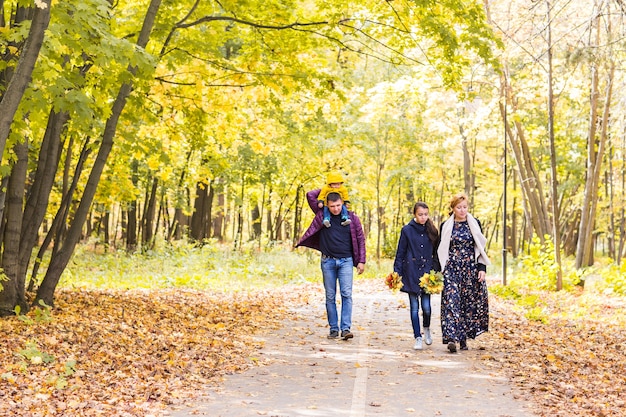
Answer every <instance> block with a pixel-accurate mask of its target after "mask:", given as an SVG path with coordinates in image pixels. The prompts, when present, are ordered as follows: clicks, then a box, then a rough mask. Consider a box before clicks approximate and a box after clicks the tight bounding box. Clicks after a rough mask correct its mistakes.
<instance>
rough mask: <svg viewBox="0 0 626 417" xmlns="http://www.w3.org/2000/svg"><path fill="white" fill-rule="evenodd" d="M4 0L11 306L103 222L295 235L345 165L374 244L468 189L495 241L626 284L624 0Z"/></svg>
mask: <svg viewBox="0 0 626 417" xmlns="http://www.w3.org/2000/svg"><path fill="white" fill-rule="evenodd" d="M257 6H258V7H257ZM2 12H3V13H2V22H1V23H2V28H3V30H2V38H1V39H2V43H1V45H0V46H1V47H2V52H3V60H2V61H1V65H2V68H0V69H1V70H2V74H1V81H2V83H1V84H0V86H1V89H2V90H1V91H2V102H1V104H0V105H1V109H2V111H1V112H0V114H1V116H0V117H1V118H2V122H1V123H0V149H1V150H2V151H3V159H2V185H3V187H2V193H1V194H0V197H1V201H0V203H2V204H1V205H0V207H2V212H1V214H2V218H3V222H2V230H1V232H2V233H1V234H0V236H2V265H1V266H2V269H3V271H4V279H5V281H4V283H3V284H2V285H3V291H2V292H0V310H1V311H2V312H3V314H11V313H12V312H13V311H14V308H15V307H16V306H20V308H22V309H27V308H28V304H29V303H28V302H27V293H28V292H29V291H30V292H33V293H34V294H35V295H34V297H33V298H34V302H35V304H37V303H38V302H39V301H40V300H41V301H43V302H45V303H47V304H48V305H52V303H53V298H54V292H55V290H56V288H57V285H58V283H59V281H60V279H61V276H62V274H63V273H64V271H65V269H66V267H67V264H68V262H69V261H70V259H71V257H72V255H73V253H74V251H75V248H76V245H77V244H79V243H83V242H86V241H88V242H91V243H92V244H94V245H96V246H98V245H99V246H100V247H101V248H103V249H104V250H125V251H128V252H129V253H133V252H135V251H140V252H146V251H149V250H151V249H153V248H154V247H155V244H156V243H158V242H163V241H164V242H173V241H175V240H181V239H190V240H192V241H196V242H227V243H228V244H230V245H232V247H233V249H236V250H238V249H241V248H242V247H243V246H244V245H245V244H246V242H256V245H257V248H258V249H259V250H263V249H266V248H268V247H270V246H273V245H277V244H281V243H286V244H287V246H290V245H292V244H293V243H294V242H295V241H296V240H297V238H298V237H299V235H300V234H301V232H302V230H303V227H304V226H305V225H306V224H307V222H308V220H309V218H310V214H309V211H308V209H306V208H304V209H303V207H306V203H305V192H306V191H307V190H309V189H312V188H315V187H319V186H320V185H321V184H323V182H324V181H325V176H326V173H327V172H328V171H329V170H331V169H338V170H340V171H341V172H342V173H343V174H344V175H345V178H346V185H347V186H348V187H349V189H350V193H351V200H352V203H353V204H352V206H353V208H354V210H355V211H356V212H357V213H358V214H359V215H360V216H361V218H362V219H363V221H364V226H365V229H366V233H367V237H368V246H369V248H370V251H369V253H370V259H374V260H379V259H381V258H384V257H390V256H393V252H394V249H395V244H396V241H397V236H398V231H399V229H400V227H401V225H402V224H404V223H405V222H406V221H407V219H409V218H410V209H411V207H412V205H413V203H414V202H415V201H417V200H423V201H426V202H427V203H428V204H429V205H430V207H431V214H432V217H433V218H434V220H435V222H439V221H440V220H441V219H442V218H444V217H445V216H446V213H447V207H446V206H447V202H448V200H449V197H450V196H451V195H453V194H455V193H457V192H459V191H464V192H466V193H467V194H468V195H469V196H470V200H471V210H472V212H473V213H474V214H475V216H477V217H478V218H480V219H481V220H482V222H483V224H484V227H485V232H486V234H487V236H489V249H490V251H491V253H492V254H494V255H495V256H493V257H495V258H503V259H506V256H507V255H509V254H510V256H512V258H513V259H517V258H518V256H519V255H520V254H529V253H531V252H533V251H534V252H537V253H539V254H544V255H545V256H547V257H548V258H549V261H548V262H547V264H546V263H545V262H543V263H544V264H546V265H545V266H546V269H545V271H542V273H545V274H544V275H545V276H544V278H545V280H546V282H545V286H546V288H550V287H555V288H557V289H560V288H562V287H563V285H564V282H565V285H570V284H576V283H582V282H584V278H585V276H586V275H589V274H595V275H597V274H601V275H603V276H605V277H606V278H607V279H608V283H609V284H608V285H609V287H610V288H611V289H614V290H619V291H621V290H622V289H623V282H622V281H621V280H620V279H619V276H620V274H621V272H622V271H621V269H620V265H621V259H622V257H623V255H624V250H625V248H624V243H625V242H626V239H625V238H626V233H624V229H625V227H626V220H625V217H626V215H625V210H624V200H625V199H624V194H625V192H626V157H625V156H624V148H625V147H626V135H625V133H624V132H626V129H625V124H626V119H625V118H624V117H623V114H624V111H623V106H624V100H623V97H621V92H622V91H623V88H621V85H622V83H623V82H624V73H623V71H622V68H621V66H620V65H621V62H622V57H621V55H620V54H621V48H620V46H621V45H622V42H623V31H624V10H623V4H622V2H621V1H596V2H594V3H593V7H591V8H589V7H586V6H585V7H583V5H581V4H579V3H578V2H558V1H557V2H532V3H527V2H523V1H520V2H510V3H507V4H506V5H503V4H492V3H490V2H488V1H484V2H483V3H478V2H458V1H446V2H437V3H436V4H435V3H431V2H411V1H397V2H396V1H386V2H367V1H358V2H349V3H342V4H333V3H332V2H320V3H316V2H313V1H304V2H295V1H294V2H288V3H285V2H276V3H274V2H265V3H263V5H262V6H260V5H257V4H256V3H254V2H233V3H228V2H200V1H197V2H184V1H172V2H164V3H161V2H160V1H152V2H149V3H146V2H143V3H141V2H117V3H108V2H106V1H99V0H90V1H83V2H72V1H69V2H59V3H56V2H53V3H52V4H50V2H46V1H35V2H28V1H26V2H24V1H18V2H3V3H2ZM504 240H506V243H504V244H503V241H504ZM533 245H537V246H536V247H535V249H533ZM554 248H560V249H561V250H554ZM500 251H501V255H502V256H500V253H499V252H500ZM538 256H542V255H538ZM598 257H599V258H600V259H598ZM42 263H43V264H44V269H42V270H40V265H42ZM589 267H592V268H591V269H589ZM506 270H507V265H506V264H505V266H504V267H503V268H502V272H504V274H503V275H504V277H506ZM29 274H30V275H29ZM27 275H29V279H27Z"/></svg>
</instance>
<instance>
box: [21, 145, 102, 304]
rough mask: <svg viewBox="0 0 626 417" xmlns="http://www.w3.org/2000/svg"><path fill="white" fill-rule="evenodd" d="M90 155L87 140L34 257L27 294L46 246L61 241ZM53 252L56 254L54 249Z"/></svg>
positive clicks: (32, 286)
mask: <svg viewBox="0 0 626 417" xmlns="http://www.w3.org/2000/svg"><path fill="white" fill-rule="evenodd" d="M70 142H71V141H70ZM67 152H68V154H69V153H70V147H69V146H68V151H67ZM90 153H91V148H90V147H89V138H87V140H86V141H85V143H84V145H83V149H82V150H81V152H80V155H79V157H78V162H77V164H76V168H75V169H74V178H73V179H72V182H71V183H70V184H68V185H67V191H66V192H65V193H64V194H63V198H62V199H61V204H60V205H59V209H58V210H57V213H56V214H55V216H54V219H53V220H52V225H51V226H50V230H48V233H47V234H46V237H45V238H44V241H43V243H42V244H41V247H40V248H39V252H38V253H37V256H36V257H35V262H34V264H33V270H32V272H31V278H30V282H29V284H28V291H29V292H30V291H33V289H34V287H35V281H36V280H37V272H38V271H39V266H40V265H41V260H42V259H43V255H44V253H45V252H46V250H48V246H50V243H51V242H52V239H54V238H56V239H55V241H60V240H62V237H61V236H62V234H63V230H64V228H65V221H66V219H67V216H68V214H69V211H70V205H71V201H72V199H73V197H74V192H75V191H76V188H77V187H78V181H79V179H80V175H81V174H82V172H83V167H84V166H85V161H86V160H87V158H88V157H89V154H90ZM68 166H69V163H68ZM68 166H66V168H65V171H67V170H68ZM68 178H69V174H68V175H67V178H64V186H63V188H64V189H65V188H66V185H65V180H67V179H68ZM55 247H56V245H55ZM54 252H56V249H55V251H54Z"/></svg>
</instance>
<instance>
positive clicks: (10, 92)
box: [0, 0, 51, 155]
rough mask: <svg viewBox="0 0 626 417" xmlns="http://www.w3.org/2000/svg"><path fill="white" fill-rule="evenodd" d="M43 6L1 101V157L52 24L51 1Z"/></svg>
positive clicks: (42, 4)
mask: <svg viewBox="0 0 626 417" xmlns="http://www.w3.org/2000/svg"><path fill="white" fill-rule="evenodd" d="M38 3H39V4H41V6H35V12H34V14H33V20H32V22H31V24H30V30H29V32H28V38H27V39H26V42H25V43H24V49H23V50H22V52H21V53H20V59H19V61H18V63H17V67H16V68H15V72H14V73H13V75H12V76H11V80H10V81H9V85H8V86H7V88H6V90H5V91H4V94H3V96H2V101H0V155H2V154H4V148H5V147H6V143H7V139H8V138H9V133H10V132H11V124H12V123H13V117H14V116H15V113H16V112H17V109H18V107H19V105H20V102H21V101H22V97H23V96H24V92H25V91H26V87H28V84H29V83H30V81H31V76H32V73H33V69H34V68H35V63H36V62H37V58H38V57H39V51H40V50H41V45H42V44H43V39H44V35H45V32H46V29H47V28H48V24H49V23H50V7H51V5H50V4H51V0H40V1H39V2H38Z"/></svg>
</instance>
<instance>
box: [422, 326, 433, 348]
mask: <svg viewBox="0 0 626 417" xmlns="http://www.w3.org/2000/svg"><path fill="white" fill-rule="evenodd" d="M424 339H426V344H427V345H432V344H433V337H432V336H431V335H430V329H429V328H428V327H425V328H424Z"/></svg>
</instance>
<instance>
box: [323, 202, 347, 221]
mask: <svg viewBox="0 0 626 417" xmlns="http://www.w3.org/2000/svg"><path fill="white" fill-rule="evenodd" d="M349 218H350V217H349V216H348V209H347V208H346V205H345V204H343V205H342V206H341V221H342V222H344V221H346V220H348V219H349ZM324 220H328V221H330V210H328V206H324Z"/></svg>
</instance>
